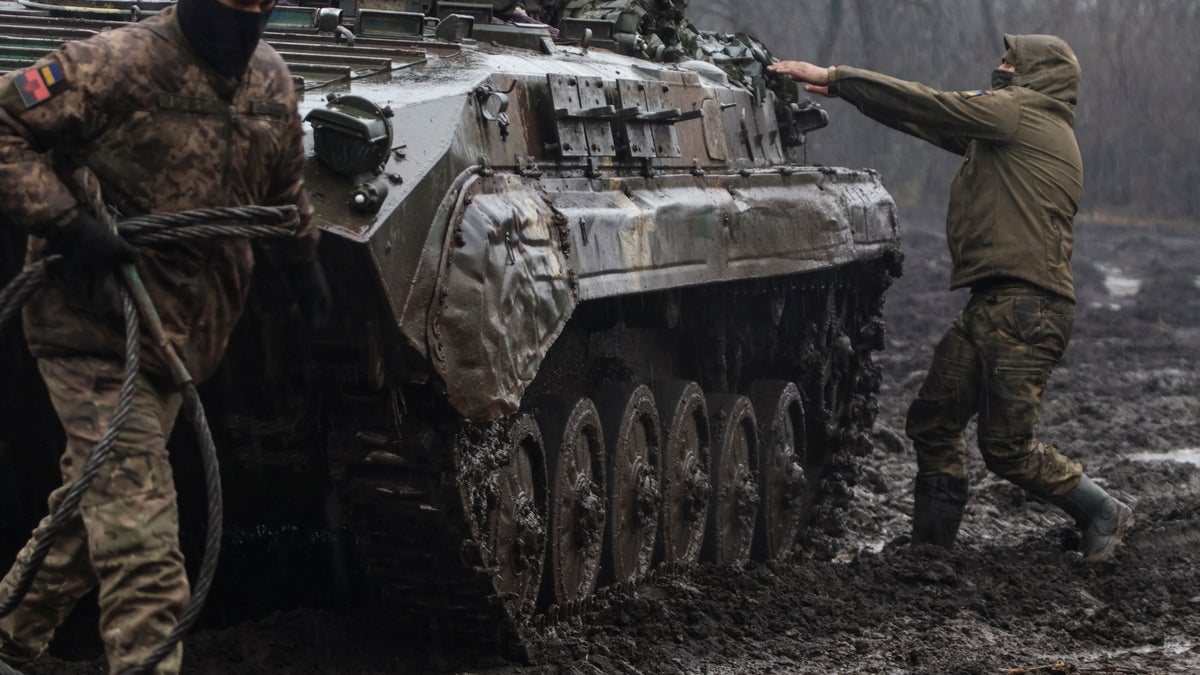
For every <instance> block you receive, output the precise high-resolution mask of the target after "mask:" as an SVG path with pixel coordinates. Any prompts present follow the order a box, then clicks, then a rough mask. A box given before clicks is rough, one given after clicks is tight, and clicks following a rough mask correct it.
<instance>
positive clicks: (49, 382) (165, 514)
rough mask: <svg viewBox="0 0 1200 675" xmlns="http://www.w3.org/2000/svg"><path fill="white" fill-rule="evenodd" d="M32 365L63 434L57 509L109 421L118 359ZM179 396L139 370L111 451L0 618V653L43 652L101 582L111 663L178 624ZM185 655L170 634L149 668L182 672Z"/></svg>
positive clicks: (3, 585) (2, 586) (121, 664)
mask: <svg viewBox="0 0 1200 675" xmlns="http://www.w3.org/2000/svg"><path fill="white" fill-rule="evenodd" d="M38 368H39V369H40V370H41V373H42V377H43V379H44V380H45V382H46V386H47V388H48V389H49V391H50V398H51V401H52V402H53V404H54V408H55V410H56V412H57V413H58V417H59V419H60V420H61V422H62V425H63V428H64V430H65V431H66V435H67V446H66V450H65V451H64V453H63V456H62V459H61V460H60V462H59V467H60V469H61V472H62V477H63V486H62V487H60V488H58V489H56V490H55V491H54V492H52V493H51V495H50V500H49V501H50V510H51V513H53V511H54V509H55V508H56V507H57V506H58V504H59V503H60V502H61V501H62V500H63V498H64V497H65V496H66V493H67V489H68V487H69V486H70V484H71V483H72V482H74V480H75V479H76V478H77V477H78V475H79V473H80V472H81V471H82V469H83V466H84V464H85V462H86V461H87V457H88V455H89V454H90V453H91V451H92V448H94V447H95V445H96V443H97V442H98V441H99V440H100V436H101V435H102V434H103V433H104V431H105V429H106V428H107V426H108V422H109V420H110V419H111V417H112V413H113V410H114V409H115V408H116V405H117V394H118V392H119V390H120V387H121V380H122V366H121V364H119V363H116V362H113V361H111V360H108V359H100V358H92V357H72V358H61V359H42V360H40V361H39V362H38ZM180 401H181V397H180V395H179V394H178V393H175V392H174V391H173V390H171V389H170V388H169V386H164V385H163V384H162V383H159V382H157V381H153V380H151V379H148V378H147V377H145V376H144V375H143V376H139V377H138V378H137V386H136V391H135V394H134V399H133V408H132V410H131V412H130V415H129V417H128V418H127V420H126V422H125V424H124V426H123V427H122V428H121V432H120V435H119V436H118V437H117V440H116V442H115V443H114V445H113V447H112V450H111V452H110V454H109V457H108V460H107V461H106V462H105V464H104V465H103V466H102V467H101V469H100V472H99V473H98V474H97V476H96V478H95V480H94V481H93V482H92V484H91V487H90V488H89V489H88V491H87V492H86V493H84V496H83V500H82V502H81V504H80V507H79V509H78V511H77V512H76V514H75V516H74V517H73V518H72V519H71V520H70V521H69V523H68V524H67V526H66V527H65V528H64V529H63V530H62V531H60V532H59V534H58V536H57V538H56V539H55V542H54V546H53V548H51V549H50V553H49V555H47V557H46V561H45V563H43V565H42V566H41V568H40V570H39V572H38V575H37V577H36V580H35V581H34V583H33V586H32V588H31V589H30V591H29V593H28V595H26V596H25V599H24V601H23V602H22V603H21V605H20V606H19V607H17V608H16V610H14V611H13V613H12V614H10V615H8V616H6V617H4V618H3V619H0V658H3V659H4V660H5V661H9V662H12V663H21V662H24V661H28V660H30V659H32V658H35V657H37V656H38V655H40V654H42V653H43V652H44V651H45V650H46V647H47V645H49V643H50V639H51V638H52V637H53V636H54V631H55V630H56V629H57V628H58V627H59V626H60V625H61V624H62V622H63V621H64V620H65V619H66V618H67V615H68V614H70V613H71V610H72V608H73V607H74V606H75V604H76V603H77V602H78V601H79V599H80V598H82V597H83V596H84V595H85V594H86V593H88V592H89V591H90V590H91V589H92V588H94V587H96V586H97V585H99V587H100V595H99V603H100V635H101V638H102V639H103V641H104V647H105V651H106V654H107V657H108V663H109V668H110V671H111V672H112V673H120V672H122V671H124V670H126V669H128V668H131V667H132V666H134V665H136V664H137V663H140V662H141V661H142V660H143V659H145V658H146V657H147V656H149V654H150V652H152V651H153V650H154V649H155V648H156V647H157V646H158V645H159V644H160V643H161V642H162V640H163V638H165V637H166V636H167V634H168V633H170V631H171V629H172V628H174V626H175V623H176V621H177V619H178V617H179V615H180V614H182V612H183V610H184V608H185V606H186V605H187V602H188V599H189V597H190V591H189V588H188V580H187V574H186V571H185V570H184V564H183V554H182V553H181V552H180V550H179V515H178V510H177V507H176V503H175V485H174V482H173V479H172V475H171V464H170V461H169V458H168V455H167V438H168V437H169V436H170V434H171V427H172V426H173V425H174V421H175V416H176V415H177V414H178V412H179V406H180ZM49 522H50V517H49V516H47V517H46V518H44V519H43V520H42V522H41V523H40V524H39V525H38V527H37V529H35V530H34V533H33V537H32V538H31V539H30V542H29V543H28V544H26V545H25V548H24V549H22V550H21V552H20V553H19V554H18V555H17V564H16V565H14V566H13V568H12V569H11V570H9V572H8V574H7V575H6V576H5V577H4V580H3V581H2V582H0V596H7V595H8V594H9V593H10V592H11V591H12V588H13V585H14V584H15V583H16V579H17V575H18V573H19V571H20V569H21V568H22V567H23V566H24V564H25V561H27V560H28V559H29V556H30V555H32V552H33V547H34V541H35V540H36V539H37V538H38V536H39V535H40V534H41V533H42V532H43V531H44V529H45V528H46V527H47V526H48V525H49ZM182 656H183V648H182V645H177V646H176V648H175V650H174V652H172V653H170V654H168V655H167V657H166V658H165V659H163V661H162V662H161V663H160V664H159V666H158V668H157V669H156V670H155V671H154V672H155V673H159V674H170V673H178V672H179V668H180V664H181V661H182Z"/></svg>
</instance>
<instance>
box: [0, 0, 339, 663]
mask: <svg viewBox="0 0 1200 675" xmlns="http://www.w3.org/2000/svg"><path fill="white" fill-rule="evenodd" d="M272 4H273V0H267V1H265V2H263V1H260V0H182V1H181V2H180V3H179V4H178V5H177V6H176V7H172V8H170V9H167V10H165V11H163V12H162V13H161V14H159V15H158V16H156V17H154V18H151V19H148V20H146V21H144V22H141V23H139V24H133V25H129V26H126V27H122V28H118V29H115V30H111V31H106V32H103V33H100V34H98V35H96V36H94V37H91V38H89V39H87V40H83V41H80V42H71V43H67V44H66V45H64V46H63V47H62V48H61V49H60V50H58V51H57V52H54V53H52V54H50V55H49V56H47V57H45V58H43V59H41V60H40V61H38V62H37V63H36V64H35V65H34V66H33V67H32V68H29V69H27V70H22V71H18V72H12V73H9V74H8V75H6V76H5V77H3V78H0V210H2V211H3V212H4V213H5V215H7V216H8V218H9V220H11V221H12V222H14V223H18V224H20V225H23V226H24V227H25V228H26V229H27V231H28V233H29V234H31V235H33V236H31V237H30V239H29V242H30V243H29V250H28V259H29V260H36V259H38V258H39V257H41V256H42V255H43V254H44V253H47V252H51V253H59V254H62V255H63V256H64V258H65V264H64V265H61V266H59V267H58V268H55V269H52V270H51V278H50V281H49V283H48V285H47V286H46V287H44V288H43V289H42V290H40V291H38V293H37V294H36V295H35V296H34V297H33V298H32V300H31V301H30V303H29V304H28V305H27V306H26V308H25V316H24V319H25V324H24V325H25V334H26V338H27V340H28V343H29V347H30V350H31V351H32V353H33V355H34V356H35V357H37V359H38V367H39V369H40V371H41V373H42V375H43V378H44V379H45V382H46V385H47V387H48V389H49V391H50V395H51V399H52V402H53V404H54V407H55V409H56V411H57V413H58V416H59V418H60V420H61V421H62V424H63V427H64V429H65V431H66V436H67V447H66V450H65V452H64V454H63V456H62V459H61V461H60V467H61V471H62V476H63V480H64V487H62V488H60V489H58V490H56V491H55V492H54V493H53V494H52V495H51V497H50V508H51V509H52V510H53V509H54V508H55V507H57V506H58V504H59V502H61V500H62V498H63V496H64V495H65V492H66V489H67V488H66V485H69V484H70V483H71V482H73V481H74V480H75V478H76V477H77V476H78V472H79V471H80V469H81V467H82V466H83V465H84V462H85V460H86V458H87V456H88V454H89V453H90V452H91V449H92V448H93V447H94V446H95V444H96V442H97V441H98V440H99V438H100V436H101V434H102V433H103V431H104V430H105V428H106V426H107V424H108V423H109V419H110V418H111V415H112V412H113V409H114V407H115V405H116V400H117V392H118V389H119V387H120V383H121V379H122V378H121V374H122V369H123V360H122V359H123V357H122V355H123V353H124V333H123V327H122V326H123V322H122V319H121V313H120V310H119V306H118V304H117V302H116V301H115V298H116V297H117V295H116V293H115V287H114V286H113V285H114V284H115V283H116V282H115V280H114V275H113V274H112V273H111V270H112V267H113V264H114V263H120V262H131V261H133V260H134V259H135V256H136V260H137V268H138V271H139V273H140V275H141V277H142V279H143V281H144V282H145V284H146V287H147V289H148V291H149V293H150V296H151V298H152V299H153V300H154V303H155V305H156V306H157V308H158V311H159V313H160V314H161V316H162V320H163V324H164V329H165V331H166V335H167V338H168V339H169V340H170V342H171V343H172V344H173V346H174V347H175V349H176V350H177V351H178V353H179V354H180V356H181V357H182V358H183V360H184V362H185V364H186V365H187V367H188V368H189V370H190V371H191V373H192V374H193V375H194V376H195V377H196V379H197V380H202V379H204V378H206V377H207V376H209V375H211V374H212V373H213V371H214V369H215V368H216V366H217V364H218V361H219V360H220V358H221V356H222V353H223V351H224V349H225V346H226V343H227V341H228V339H229V335H230V333H231V331H232V330H233V327H234V324H235V323H236V322H237V320H238V318H239V316H240V315H241V313H242V310H243V305H244V302H245V299H246V295H247V292H248V284H249V282H250V277H251V271H252V267H253V263H254V259H253V254H252V250H251V247H250V244H249V243H248V242H245V241H212V242H200V243H179V244H174V245H169V246H162V247H158V248H154V249H147V250H143V251H141V252H140V254H139V253H138V252H136V251H134V250H133V249H131V248H130V247H129V246H128V245H127V244H125V242H124V241H122V240H121V239H120V238H119V237H117V236H116V235H115V234H113V233H111V232H110V231H109V230H107V229H106V228H105V227H104V226H103V225H102V224H101V223H100V222H99V221H98V220H97V218H96V217H95V216H96V214H93V213H89V212H88V211H87V209H86V208H85V207H84V206H83V205H84V204H86V203H88V200H87V199H86V197H85V195H83V194H81V193H80V189H79V188H78V181H75V180H73V179H72V176H73V174H74V173H75V172H77V171H78V170H79V169H81V168H82V167H86V168H87V169H89V170H90V171H91V172H93V173H94V175H95V176H96V177H97V178H98V179H99V183H100V185H101V187H102V189H103V194H104V198H105V200H106V201H107V202H108V203H109V204H110V205H111V206H112V207H113V208H115V209H116V210H118V211H119V212H120V213H122V214H124V215H126V216H132V215H140V214H147V213H161V212H172V211H180V210H185V209H194V208H201V207H215V206H242V205H251V204H262V205H296V206H298V207H299V210H300V214H301V226H300V230H299V231H298V233H297V237H296V238H295V240H294V242H293V245H291V246H288V247H286V248H287V249H288V250H287V251H285V252H284V254H283V255H284V257H285V258H286V260H285V262H286V263H287V264H286V265H285V267H286V268H287V270H288V271H289V276H290V278H291V279H292V280H293V283H294V286H295V288H296V290H297V295H298V297H299V298H300V299H301V304H302V305H303V306H304V308H306V309H307V316H308V318H309V322H310V324H313V325H315V324H319V323H320V322H321V321H322V315H323V314H324V313H325V312H326V311H327V309H328V298H329V295H328V289H327V288H326V287H325V285H324V276H323V274H322V273H321V269H320V266H319V265H318V263H317V262H316V258H315V253H316V237H317V232H316V230H315V229H314V227H313V226H312V224H311V214H312V209H311V207H310V206H309V204H308V201H307V198H306V196H305V192H304V190H303V183H302V179H301V170H302V167H303V162H304V157H303V150H302V146H301V136H302V130H301V126H300V119H299V116H298V114H297V110H296V97H295V94H294V91H293V85H292V79H291V76H290V74H289V72H288V69H287V66H286V65H285V64H284V62H283V60H282V59H281V58H280V57H279V55H278V54H277V53H276V52H275V51H274V50H273V49H272V48H270V47H269V46H267V45H265V44H259V36H260V35H261V32H262V29H263V28H264V27H265V25H266V17H267V14H268V13H269V12H270V9H271V6H272ZM142 355H143V356H142V371H141V373H140V375H139V377H138V378H137V387H136V393H135V398H134V406H133V411H132V413H131V415H130V417H129V418H128V421H127V422H126V423H125V425H124V427H123V428H122V430H121V433H120V436H119V438H118V439H117V441H116V443H115V445H114V447H113V449H112V451H111V455H110V457H109V459H108V462H107V463H106V464H105V465H104V466H103V467H102V468H101V471H100V473H99V475H98V476H97V477H96V479H95V481H94V482H93V483H92V484H91V487H90V489H89V491H88V492H87V493H86V494H85V496H84V498H83V501H82V505H81V507H80V509H79V512H78V514H77V515H76V516H75V517H74V519H73V520H72V521H71V522H70V524H69V525H68V526H67V527H66V528H65V529H64V531H62V532H61V534H60V535H59V536H58V538H57V539H56V540H55V544H54V548H53V549H52V550H51V552H50V554H49V556H48V557H47V558H46V561H45V564H44V565H43V566H42V568H41V569H40V572H39V573H38V576H37V578H36V581H35V583H34V585H33V587H32V589H31V590H30V592H29V594H28V595H27V597H26V599H25V601H24V602H23V603H22V604H21V605H20V606H19V607H18V608H17V609H16V610H15V611H14V613H13V614H11V615H10V616H8V617H5V618H3V619H2V620H0V658H2V659H4V660H5V661H8V662H10V663H22V662H24V661H27V660H29V659H31V658H34V657H36V656H37V655H39V654H41V653H42V652H43V651H44V650H45V649H46V646H47V644H48V643H49V642H50V639H51V637H52V636H53V634H54V631H55V630H56V628H57V627H58V626H59V625H60V624H61V623H62V621H63V620H64V619H65V618H66V616H67V615H68V614H69V613H70V611H71V609H72V607H73V606H74V605H75V603H76V602H77V601H78V600H79V599H80V598H81V597H82V596H83V595H84V594H85V593H87V592H88V591H89V590H90V589H92V588H93V587H96V586H97V585H98V586H99V587H100V596H99V602H100V610H101V613H100V631H101V635H102V638H103V640H104V644H105V649H106V652H107V656H108V661H109V665H110V667H111V669H112V672H114V673H116V672H122V671H124V670H126V669H128V668H130V667H131V666H133V665H135V664H136V663H138V662H140V661H141V660H143V659H144V658H145V657H146V656H148V654H149V653H150V652H151V651H152V650H153V649H154V648H155V647H156V646H158V645H159V644H160V643H161V642H162V640H163V639H164V638H165V637H166V636H167V634H168V633H169V632H170V631H171V629H172V628H173V627H174V625H175V623H176V620H177V618H178V617H179V615H180V614H181V613H182V611H183V609H184V607H185V606H186V604H187V602H188V598H189V588H188V581H187V577H186V574H185V570H184V561H183V555H182V553H181V552H180V549H179V541H178V528H179V523H178V513H177V509H176V500H175V496H176V493H175V487H174V484H173V482H172V476H171V467H170V463H169V461H168V455H167V448H166V439H167V438H168V437H169V436H170V433H171V428H172V425H173V424H174V420H175V416H176V413H177V412H178V410H179V406H180V395H179V393H178V392H176V391H174V389H173V387H172V386H171V383H170V379H169V377H168V372H167V369H166V367H165V365H164V360H163V359H162V358H160V357H159V355H158V353H157V351H156V350H155V348H154V347H153V346H152V345H151V343H150V342H149V340H148V338H147V339H146V340H145V341H144V343H143V349H142ZM48 522H49V518H47V519H46V520H44V521H43V522H42V524H41V525H39V526H38V530H37V531H35V538H36V535H37V534H40V532H41V531H42V529H43V528H45V527H46V526H47V523H48ZM32 544H33V542H32V541H31V542H30V544H29V545H27V546H26V548H25V549H24V550H23V551H22V552H21V553H20V554H19V555H18V565H17V566H15V567H14V568H13V570H11V571H10V572H9V574H8V575H7V576H6V577H5V578H4V580H3V582H0V595H3V596H7V595H8V594H9V593H10V592H11V591H12V587H13V583H14V581H15V579H16V576H17V572H18V571H19V568H20V566H21V565H20V563H21V561H24V560H27V559H28V556H29V555H30V553H31V549H32ZM181 658H182V648H177V649H176V650H175V651H174V652H173V653H172V654H170V655H168V657H167V658H166V659H164V660H163V661H162V662H161V663H160V664H159V666H158V668H157V669H156V671H155V672H157V673H176V672H178V671H179V668H180V661H181Z"/></svg>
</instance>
